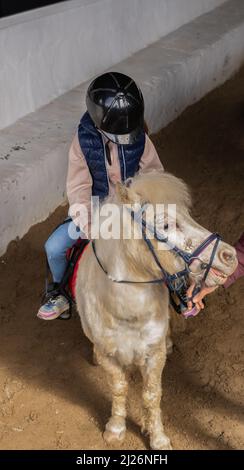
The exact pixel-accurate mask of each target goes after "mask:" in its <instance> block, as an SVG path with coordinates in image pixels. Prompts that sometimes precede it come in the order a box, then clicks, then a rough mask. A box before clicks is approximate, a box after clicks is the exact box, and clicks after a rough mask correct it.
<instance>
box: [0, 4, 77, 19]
mask: <svg viewBox="0 0 244 470" xmlns="http://www.w3.org/2000/svg"><path fill="white" fill-rule="evenodd" d="M61 1H63V0H21V1H20V0H19V1H17V0H0V17H2V16H9V15H14V14H15V13H20V12H22V11H27V10H33V9H34V8H40V7H44V6H46V5H52V4H53V3H60V2H61ZM66 1H69V0H66Z"/></svg>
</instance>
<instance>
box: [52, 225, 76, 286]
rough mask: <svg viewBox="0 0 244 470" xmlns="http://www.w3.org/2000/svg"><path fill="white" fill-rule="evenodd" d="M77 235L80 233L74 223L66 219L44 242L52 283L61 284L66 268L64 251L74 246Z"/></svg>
mask: <svg viewBox="0 0 244 470" xmlns="http://www.w3.org/2000/svg"><path fill="white" fill-rule="evenodd" d="M79 235H81V232H80V230H79V229H78V227H76V226H75V224H74V222H73V221H72V220H70V219H66V220H65V221H64V223H63V224H61V225H59V227H57V228H56V230H55V231H54V232H53V233H52V234H51V235H50V237H49V238H48V240H47V241H46V243H45V251H46V254H47V259H48V264H49V267H50V271H51V273H52V276H53V282H58V283H59V282H61V280H62V278H63V275H64V273H65V269H66V266H67V259H66V251H67V250H68V249H69V248H71V247H72V246H73V245H74V244H75V242H76V240H77V239H78V238H79ZM82 238H83V237H82Z"/></svg>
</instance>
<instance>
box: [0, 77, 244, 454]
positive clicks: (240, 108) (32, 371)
mask: <svg viewBox="0 0 244 470" xmlns="http://www.w3.org/2000/svg"><path fill="white" fill-rule="evenodd" d="M153 140H154V142H155V144H156V146H157V149H158V151H159V154H160V157H161V159H162V161H163V163H164V166H165V168H166V169H167V170H169V171H171V172H173V173H174V174H175V175H177V176H180V177H182V178H183V179H185V181H186V182H187V183H189V185H190V187H191V188H192V191H193V200H194V210H193V212H194V215H195V217H196V219H197V220H198V221H199V222H200V223H201V224H202V225H204V226H206V227H208V228H209V229H210V230H212V231H215V230H217V231H219V232H220V233H221V234H222V236H223V237H224V239H225V240H226V241H228V242H230V243H234V242H235V240H236V239H237V237H238V236H239V235H240V233H241V232H242V231H243V230H244V69H242V70H241V71H240V73H239V74H238V75H237V76H236V77H235V78H234V79H233V80H231V81H229V82H228V83H226V84H225V85H224V86H223V87H221V88H219V89H218V90H216V91H214V92H213V93H211V94H210V95H208V96H207V97H206V98H205V99H204V100H202V101H201V102H200V103H198V104H196V105H195V106H193V107H191V108H190V109H188V110H187V111H186V112H185V113H184V114H183V115H182V116H181V117H180V118H179V119H178V120H177V121H175V122H174V123H173V124H171V125H169V126H168V127H167V128H166V129H164V130H163V131H161V132H160V133H159V134H157V135H156V136H154V137H153ZM40 197H41V196H40ZM64 213H65V209H64V208H60V209H58V210H57V211H56V212H55V214H53V215H52V216H51V217H50V218H49V219H48V220H47V221H45V222H44V223H42V224H39V225H37V226H35V227H33V228H32V229H31V230H30V231H29V233H28V234H27V235H26V236H25V237H24V239H23V240H21V241H17V242H12V243H11V244H10V246H9V249H8V252H7V254H6V255H5V256H4V257H3V258H2V259H1V260H0V325H1V326H0V403H1V407H0V448H1V449H106V448H108V447H107V446H106V444H105V443H104V441H103V439H102V430H103V428H104V425H105V422H106V420H107V418H108V416H109V410H110V402H109V392H108V388H107V384H106V381H105V378H104V375H103V372H102V370H101V369H100V368H99V367H94V366H93V365H92V364H91V347H90V344H89V342H88V341H87V340H86V338H85V337H84V336H83V334H82V331H81V328H80V323H79V318H78V316H77V315H76V314H75V315H74V316H73V318H72V319H71V320H70V321H69V322H61V321H53V322H42V321H40V320H38V319H37V318H36V312H37V309H38V306H39V302H40V298H41V292H42V289H43V282H44V272H45V265H44V257H43V252H42V247H43V243H44V241H45V239H46V238H47V236H48V234H49V233H50V231H51V230H52V228H53V227H54V226H55V225H56V224H57V223H58V222H59V221H60V220H61V219H62V217H63V215H64ZM243 298H244V280H240V281H239V282H238V283H236V284H235V285H234V286H232V287H231V288H230V289H229V291H224V290H223V289H222V288H221V289H219V290H218V291H217V292H216V293H214V294H213V295H212V296H211V297H209V298H208V300H207V304H208V305H207V308H206V310H205V312H204V314H201V315H200V316H199V317H197V318H196V319H192V320H188V321H187V324H186V329H185V330H184V331H182V324H181V322H180V327H177V332H175V334H174V340H175V348H174V352H173V354H172V356H171V357H170V358H169V359H168V362H167V366H166V368H165V371H164V374H163V399H162V410H163V416H164V422H165V429H166V431H167V433H168V435H169V437H170V438H171V440H172V443H173V446H174V448H175V449H244V423H243V416H244V413H243V411H244V406H243V398H244V379H243V377H244V362H243V348H244V301H243ZM139 387H140V380H139V378H138V377H137V376H133V377H132V379H131V392H130V406H129V418H128V432H127V437H126V440H125V442H124V444H123V445H121V447H120V448H121V449H145V448H147V446H148V441H147V439H146V438H144V437H142V436H141V435H140V432H139V428H138V426H137V425H136V421H137V417H138V402H137V399H136V396H138V390H139Z"/></svg>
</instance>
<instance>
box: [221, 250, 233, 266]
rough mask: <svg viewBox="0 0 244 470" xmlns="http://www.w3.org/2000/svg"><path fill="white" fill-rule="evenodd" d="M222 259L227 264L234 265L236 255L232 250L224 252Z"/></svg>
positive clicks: (222, 252)
mask: <svg viewBox="0 0 244 470" xmlns="http://www.w3.org/2000/svg"><path fill="white" fill-rule="evenodd" d="M220 259H221V261H223V263H225V264H228V265H229V264H233V263H234V261H235V253H234V252H233V251H232V250H228V249H225V250H222V251H221V252H220Z"/></svg>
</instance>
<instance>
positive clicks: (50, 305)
mask: <svg viewBox="0 0 244 470" xmlns="http://www.w3.org/2000/svg"><path fill="white" fill-rule="evenodd" d="M69 308H70V305H69V302H68V300H67V299H66V297H64V296H63V295H61V294H60V295H56V296H53V297H50V298H49V299H48V301H47V302H46V303H45V304H44V305H42V306H41V307H40V309H39V311H38V313H37V316H38V318H41V319H42V320H55V318H58V317H60V316H61V315H62V314H63V313H64V312H67V311H68V310H69ZM64 317H65V315H64ZM64 317H63V318H64Z"/></svg>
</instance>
